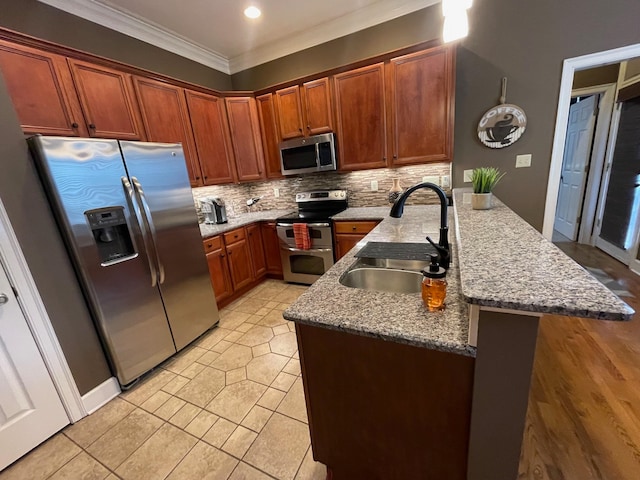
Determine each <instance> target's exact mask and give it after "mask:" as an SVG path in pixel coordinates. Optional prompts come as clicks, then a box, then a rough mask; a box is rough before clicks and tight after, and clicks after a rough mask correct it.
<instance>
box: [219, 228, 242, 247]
mask: <svg viewBox="0 0 640 480" xmlns="http://www.w3.org/2000/svg"><path fill="white" fill-rule="evenodd" d="M244 238H245V232H244V228H236V229H235V230H231V231H230V232H227V233H225V234H224V243H225V245H231V244H232V243H235V242H239V241H240V240H244Z"/></svg>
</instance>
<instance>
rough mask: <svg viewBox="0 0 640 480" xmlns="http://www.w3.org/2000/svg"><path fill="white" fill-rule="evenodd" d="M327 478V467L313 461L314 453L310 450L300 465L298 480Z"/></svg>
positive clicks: (321, 479)
mask: <svg viewBox="0 0 640 480" xmlns="http://www.w3.org/2000/svg"><path fill="white" fill-rule="evenodd" d="M326 478H327V467H325V466H324V465H323V464H322V463H320V462H316V461H315V460H314V459H313V451H312V450H311V448H309V450H307V454H306V455H305V456H304V460H303V461H302V465H300V470H298V474H297V475H296V480H326Z"/></svg>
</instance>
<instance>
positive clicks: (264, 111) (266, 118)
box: [256, 93, 284, 178]
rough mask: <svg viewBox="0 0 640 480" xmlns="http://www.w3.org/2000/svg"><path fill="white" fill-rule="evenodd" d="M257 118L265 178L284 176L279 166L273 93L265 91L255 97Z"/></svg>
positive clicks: (278, 136)
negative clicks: (260, 133)
mask: <svg viewBox="0 0 640 480" xmlns="http://www.w3.org/2000/svg"><path fill="white" fill-rule="evenodd" d="M256 102H257V103H258V118H259V119H260V130H261V132H262V149H263V151H264V163H265V168H266V176H267V178H284V177H283V175H282V169H281V167H280V148H279V146H278V144H279V142H280V134H279V132H278V127H277V125H276V109H275V102H274V100H273V95H272V94H271V93H266V94H264V95H260V96H259V97H256Z"/></svg>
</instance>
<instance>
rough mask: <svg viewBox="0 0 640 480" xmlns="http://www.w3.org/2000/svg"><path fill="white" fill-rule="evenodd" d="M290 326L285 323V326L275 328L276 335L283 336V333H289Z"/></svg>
mask: <svg viewBox="0 0 640 480" xmlns="http://www.w3.org/2000/svg"><path fill="white" fill-rule="evenodd" d="M290 331H291V330H289V324H288V323H285V324H284V325H278V326H277V327H273V334H274V335H282V334H283V333H289V332H290Z"/></svg>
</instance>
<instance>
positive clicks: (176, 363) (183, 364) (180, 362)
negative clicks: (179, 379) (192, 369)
mask: <svg viewBox="0 0 640 480" xmlns="http://www.w3.org/2000/svg"><path fill="white" fill-rule="evenodd" d="M206 351H207V350H206V349H205V348H201V347H198V346H195V347H187V348H185V349H184V350H182V351H181V352H178V353H176V354H175V355H174V356H173V357H171V358H170V359H169V360H168V361H167V362H165V363H164V364H163V365H162V368H164V369H165V370H168V371H170V372H173V373H178V374H180V373H182V371H183V370H184V369H185V368H187V367H189V366H190V365H191V364H193V363H194V362H195V361H196V360H198V359H199V358H200V357H201V356H202V355H204V354H205V353H206Z"/></svg>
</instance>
